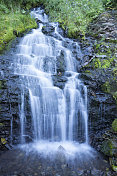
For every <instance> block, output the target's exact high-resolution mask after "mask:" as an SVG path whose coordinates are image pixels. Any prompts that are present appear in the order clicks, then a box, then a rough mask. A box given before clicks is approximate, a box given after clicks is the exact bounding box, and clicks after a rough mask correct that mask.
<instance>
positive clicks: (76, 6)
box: [43, 0, 104, 38]
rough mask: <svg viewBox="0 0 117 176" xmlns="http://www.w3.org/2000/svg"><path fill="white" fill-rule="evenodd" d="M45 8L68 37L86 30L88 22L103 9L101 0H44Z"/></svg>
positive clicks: (83, 32)
mask: <svg viewBox="0 0 117 176" xmlns="http://www.w3.org/2000/svg"><path fill="white" fill-rule="evenodd" d="M43 3H44V5H45V9H46V11H47V12H49V14H50V17H51V19H52V20H54V21H58V22H60V23H61V27H62V28H63V29H65V30H67V31H68V36H69V37H76V38H77V37H78V35H79V33H82V34H83V35H84V34H85V32H86V31H87V26H88V24H89V23H90V22H91V21H92V20H93V19H94V18H96V17H97V16H98V15H99V14H100V13H101V12H103V11H104V7H103V3H102V1H101V0H97V1H95V0H73V1H71V0H44V1H43Z"/></svg>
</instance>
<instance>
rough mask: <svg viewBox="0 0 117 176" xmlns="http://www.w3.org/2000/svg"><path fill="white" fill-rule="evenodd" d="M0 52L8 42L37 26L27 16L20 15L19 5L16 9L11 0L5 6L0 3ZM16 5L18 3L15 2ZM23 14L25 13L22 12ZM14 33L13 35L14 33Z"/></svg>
mask: <svg viewBox="0 0 117 176" xmlns="http://www.w3.org/2000/svg"><path fill="white" fill-rule="evenodd" d="M0 2H1V4H0V7H2V8H0V52H1V51H2V50H3V49H4V48H5V47H6V46H7V44H8V42H9V41H10V40H12V39H14V38H15V37H16V34H17V35H18V34H20V33H22V32H25V31H26V30H29V29H31V28H36V27H37V24H36V22H35V20H34V19H33V18H31V16H30V15H29V14H25V13H22V9H21V8H20V4H19V5H18V6H17V7H16V6H15V4H14V3H16V2H15V1H13V0H12V3H13V4H12V3H11V4H10V2H11V1H9V2H8V5H5V3H7V1H5V3H4V2H3V1H0ZM17 3H18V1H17ZM24 12H25V11H24ZM14 31H15V33H14Z"/></svg>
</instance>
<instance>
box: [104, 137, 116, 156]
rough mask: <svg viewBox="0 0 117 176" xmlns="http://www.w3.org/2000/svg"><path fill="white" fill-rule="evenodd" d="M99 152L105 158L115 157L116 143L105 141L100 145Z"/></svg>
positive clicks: (109, 140)
mask: <svg viewBox="0 0 117 176" xmlns="http://www.w3.org/2000/svg"><path fill="white" fill-rule="evenodd" d="M101 151H102V153H104V154H105V155H106V156H110V157H112V156H117V143H116V141H114V140H111V139H107V140H105V141H104V142H103V143H102V146H101Z"/></svg>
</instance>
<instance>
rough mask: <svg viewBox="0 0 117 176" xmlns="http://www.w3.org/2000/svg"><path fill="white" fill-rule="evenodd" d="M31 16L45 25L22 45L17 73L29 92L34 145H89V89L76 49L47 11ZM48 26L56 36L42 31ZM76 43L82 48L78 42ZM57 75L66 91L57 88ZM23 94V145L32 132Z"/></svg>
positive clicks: (19, 50)
mask: <svg viewBox="0 0 117 176" xmlns="http://www.w3.org/2000/svg"><path fill="white" fill-rule="evenodd" d="M31 15H32V16H34V17H35V18H38V19H39V20H40V21H41V22H40V23H39V28H38V29H33V30H32V32H31V33H29V34H27V35H26V36H24V37H23V39H22V41H21V42H20V44H19V46H18V53H17V61H16V68H15V74H18V75H19V76H20V79H21V82H22V85H23V86H22V87H23V88H22V89H24V87H25V89H27V90H28V92H29V104H30V111H31V120H30V123H31V129H30V131H31V133H32V138H33V142H35V141H38V142H40V141H43V142H45V143H46V142H47V143H49V142H53V145H54V142H57V144H58V146H59V145H60V143H61V142H62V143H65V142H68V143H73V142H81V141H82V143H88V114H87V88H86V86H85V85H84V84H83V83H82V81H81V80H80V79H79V73H77V69H76V66H77V63H76V59H75V57H74V56H73V53H72V50H71V49H70V48H69V47H66V46H65V45H64V43H65V40H66V39H65V38H64V37H62V35H61V34H60V33H59V32H58V24H57V23H49V21H48V17H47V15H46V14H45V13H44V11H43V10H41V9H40V8H38V9H34V10H33V11H32V12H31ZM47 23H48V24H50V25H51V26H53V27H54V28H55V31H54V35H53V36H51V35H50V36H49V35H45V34H44V33H43V32H42V28H43V26H44V25H45V24H47ZM54 36H56V37H54ZM67 40H69V43H70V42H71V43H73V41H72V40H70V39H67ZM74 44H75V45H76V48H80V47H79V45H78V43H76V42H74ZM61 52H62V53H64V54H63V56H64V58H63V60H64V62H65V70H64V71H63V73H61V71H60V73H59V72H58V70H59V68H58V64H57V63H58V58H60V55H61ZM80 56H81V50H80V49H79V57H80ZM61 74H63V75H61ZM53 76H55V77H59V78H61V77H62V76H65V77H66V79H67V81H66V82H65V85H64V88H63V89H61V88H59V86H58V87H57V86H55V85H54V82H53ZM22 92H23V93H22V95H21V96H22V103H21V108H20V109H21V114H20V123H21V142H22V143H25V136H27V134H28V133H29V132H28V131H27V128H26V125H27V124H26V119H25V118H26V117H25V112H24V111H25V110H24V109H25V106H26V105H25V100H24V98H25V95H24V94H25V91H24V90H23V91H22Z"/></svg>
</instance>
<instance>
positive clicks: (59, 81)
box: [52, 72, 67, 89]
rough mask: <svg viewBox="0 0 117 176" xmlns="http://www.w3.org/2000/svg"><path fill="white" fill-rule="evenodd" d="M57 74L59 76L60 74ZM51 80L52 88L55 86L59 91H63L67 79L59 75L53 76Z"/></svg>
mask: <svg viewBox="0 0 117 176" xmlns="http://www.w3.org/2000/svg"><path fill="white" fill-rule="evenodd" d="M59 74H61V72H60V73H59ZM52 79H53V83H54V86H57V87H59V88H60V89H64V87H65V83H66V81H67V77H65V76H61V75H53V76H52Z"/></svg>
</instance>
